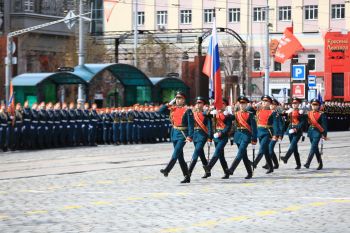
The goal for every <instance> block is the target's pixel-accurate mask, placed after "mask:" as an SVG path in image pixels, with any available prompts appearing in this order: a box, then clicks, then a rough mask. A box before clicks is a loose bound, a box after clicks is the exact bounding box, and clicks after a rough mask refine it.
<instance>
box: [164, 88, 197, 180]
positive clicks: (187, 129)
mask: <svg viewBox="0 0 350 233" xmlns="http://www.w3.org/2000/svg"><path fill="white" fill-rule="evenodd" d="M185 98H186V96H185V94H184V93H183V92H180V91H178V92H177V93H176V97H175V99H174V100H172V101H170V103H169V104H167V105H164V106H162V107H161V108H160V109H159V112H160V113H162V112H166V111H170V120H171V122H172V124H173V129H172V131H171V140H172V142H173V146H174V152H173V155H172V156H171V159H170V161H169V163H168V165H167V166H166V167H165V168H164V169H161V170H160V172H161V173H163V174H164V176H165V177H167V176H168V174H169V173H170V171H171V169H172V168H173V167H174V165H175V163H176V160H179V163H180V167H181V170H182V173H183V175H184V177H185V179H184V180H183V181H181V183H190V182H191V177H190V173H189V172H188V167H187V163H186V161H185V159H184V154H183V147H184V146H185V144H186V142H191V141H192V137H193V125H194V122H193V121H194V119H193V114H192V111H191V110H190V109H188V108H187V107H186V106H185ZM174 103H175V105H173V104H174Z"/></svg>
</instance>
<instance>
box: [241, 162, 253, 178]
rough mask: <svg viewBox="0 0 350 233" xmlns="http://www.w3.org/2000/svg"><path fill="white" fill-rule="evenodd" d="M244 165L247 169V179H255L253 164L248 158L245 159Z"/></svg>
mask: <svg viewBox="0 0 350 233" xmlns="http://www.w3.org/2000/svg"><path fill="white" fill-rule="evenodd" d="M243 163H244V166H245V169H246V170H247V173H248V175H247V176H246V177H245V179H251V178H252V177H253V170H252V166H251V163H250V161H249V159H248V158H243Z"/></svg>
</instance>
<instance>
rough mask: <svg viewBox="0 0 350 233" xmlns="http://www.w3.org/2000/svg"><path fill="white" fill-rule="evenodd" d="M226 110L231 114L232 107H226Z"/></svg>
mask: <svg viewBox="0 0 350 233" xmlns="http://www.w3.org/2000/svg"><path fill="white" fill-rule="evenodd" d="M227 111H228V113H229V114H231V115H232V108H231V107H229V108H228V109H227Z"/></svg>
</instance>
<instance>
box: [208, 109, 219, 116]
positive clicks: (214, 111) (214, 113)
mask: <svg viewBox="0 0 350 233" xmlns="http://www.w3.org/2000/svg"><path fill="white" fill-rule="evenodd" d="M217 113H218V112H217V111H216V110H215V109H214V110H213V111H211V112H210V114H211V115H216V114H217Z"/></svg>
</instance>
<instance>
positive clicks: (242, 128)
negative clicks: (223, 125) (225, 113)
mask: <svg viewBox="0 0 350 233" xmlns="http://www.w3.org/2000/svg"><path fill="white" fill-rule="evenodd" d="M236 129H240V130H247V131H249V130H248V129H247V128H245V127H237V128H236ZM249 132H250V131H249Z"/></svg>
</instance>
